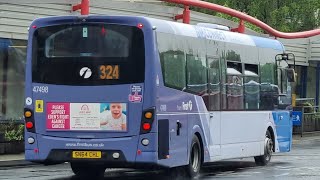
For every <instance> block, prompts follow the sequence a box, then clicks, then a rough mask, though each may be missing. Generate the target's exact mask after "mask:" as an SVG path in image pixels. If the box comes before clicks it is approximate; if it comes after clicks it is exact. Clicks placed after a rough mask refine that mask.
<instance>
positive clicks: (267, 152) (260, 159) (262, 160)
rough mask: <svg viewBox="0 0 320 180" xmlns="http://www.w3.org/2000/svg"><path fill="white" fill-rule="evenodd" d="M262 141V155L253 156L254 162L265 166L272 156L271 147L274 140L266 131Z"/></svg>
mask: <svg viewBox="0 0 320 180" xmlns="http://www.w3.org/2000/svg"><path fill="white" fill-rule="evenodd" d="M264 142H265V144H264V155H262V156H256V157H254V160H255V162H256V164H257V165H259V166H265V165H267V164H268V163H269V162H270V160H271V156H272V152H273V148H274V142H273V140H272V137H271V134H270V132H269V131H267V133H266V138H265V140H264Z"/></svg>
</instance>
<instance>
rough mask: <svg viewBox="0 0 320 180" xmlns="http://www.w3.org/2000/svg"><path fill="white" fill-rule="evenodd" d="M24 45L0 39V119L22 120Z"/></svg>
mask: <svg viewBox="0 0 320 180" xmlns="http://www.w3.org/2000/svg"><path fill="white" fill-rule="evenodd" d="M26 46H27V41H25V40H15V39H0V120H23V108H24V80H25V62H26Z"/></svg>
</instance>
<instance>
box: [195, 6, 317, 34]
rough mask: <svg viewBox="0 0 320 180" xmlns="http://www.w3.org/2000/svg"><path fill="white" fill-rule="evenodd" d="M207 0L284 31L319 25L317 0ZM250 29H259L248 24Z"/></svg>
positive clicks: (296, 30)
mask: <svg viewBox="0 0 320 180" xmlns="http://www.w3.org/2000/svg"><path fill="white" fill-rule="evenodd" d="M206 1H207V2H212V3H216V4H219V5H223V6H227V7H230V8H232V9H236V10H239V11H241V12H244V13H247V14H249V15H251V16H253V17H255V18H257V19H259V20H260V21H262V22H264V23H266V24H268V25H270V26H271V27H273V28H275V29H277V30H279V31H284V32H298V31H305V30H311V29H314V28H317V27H319V26H320V1H319V0H241V1H239V0H206ZM193 10H196V11H200V12H203V13H207V14H211V15H216V16H219V17H223V18H226V19H229V20H233V21H235V22H238V19H237V18H234V17H230V16H228V15H225V14H221V13H217V12H213V11H210V10H205V9H199V8H193ZM246 26H247V27H249V28H250V29H253V30H256V31H261V30H259V28H257V27H255V26H253V25H249V24H248V23H246Z"/></svg>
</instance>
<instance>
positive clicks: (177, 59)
mask: <svg viewBox="0 0 320 180" xmlns="http://www.w3.org/2000/svg"><path fill="white" fill-rule="evenodd" d="M157 43H158V48H159V55H160V62H161V70H162V75H163V80H164V85H165V86H166V87H170V88H174V89H177V90H180V91H183V90H184V89H185V87H186V61H185V54H184V52H183V50H181V49H179V46H178V42H176V38H175V37H174V36H173V35H171V34H166V33H157Z"/></svg>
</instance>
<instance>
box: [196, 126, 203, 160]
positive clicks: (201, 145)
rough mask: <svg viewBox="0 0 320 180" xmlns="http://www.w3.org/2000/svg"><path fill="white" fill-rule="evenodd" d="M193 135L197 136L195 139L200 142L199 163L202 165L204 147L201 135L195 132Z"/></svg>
mask: <svg viewBox="0 0 320 180" xmlns="http://www.w3.org/2000/svg"><path fill="white" fill-rule="evenodd" d="M194 135H195V136H197V138H198V139H199V142H200V148H201V163H202V164H203V162H204V145H203V140H202V137H201V135H200V133H199V132H195V133H194Z"/></svg>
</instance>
